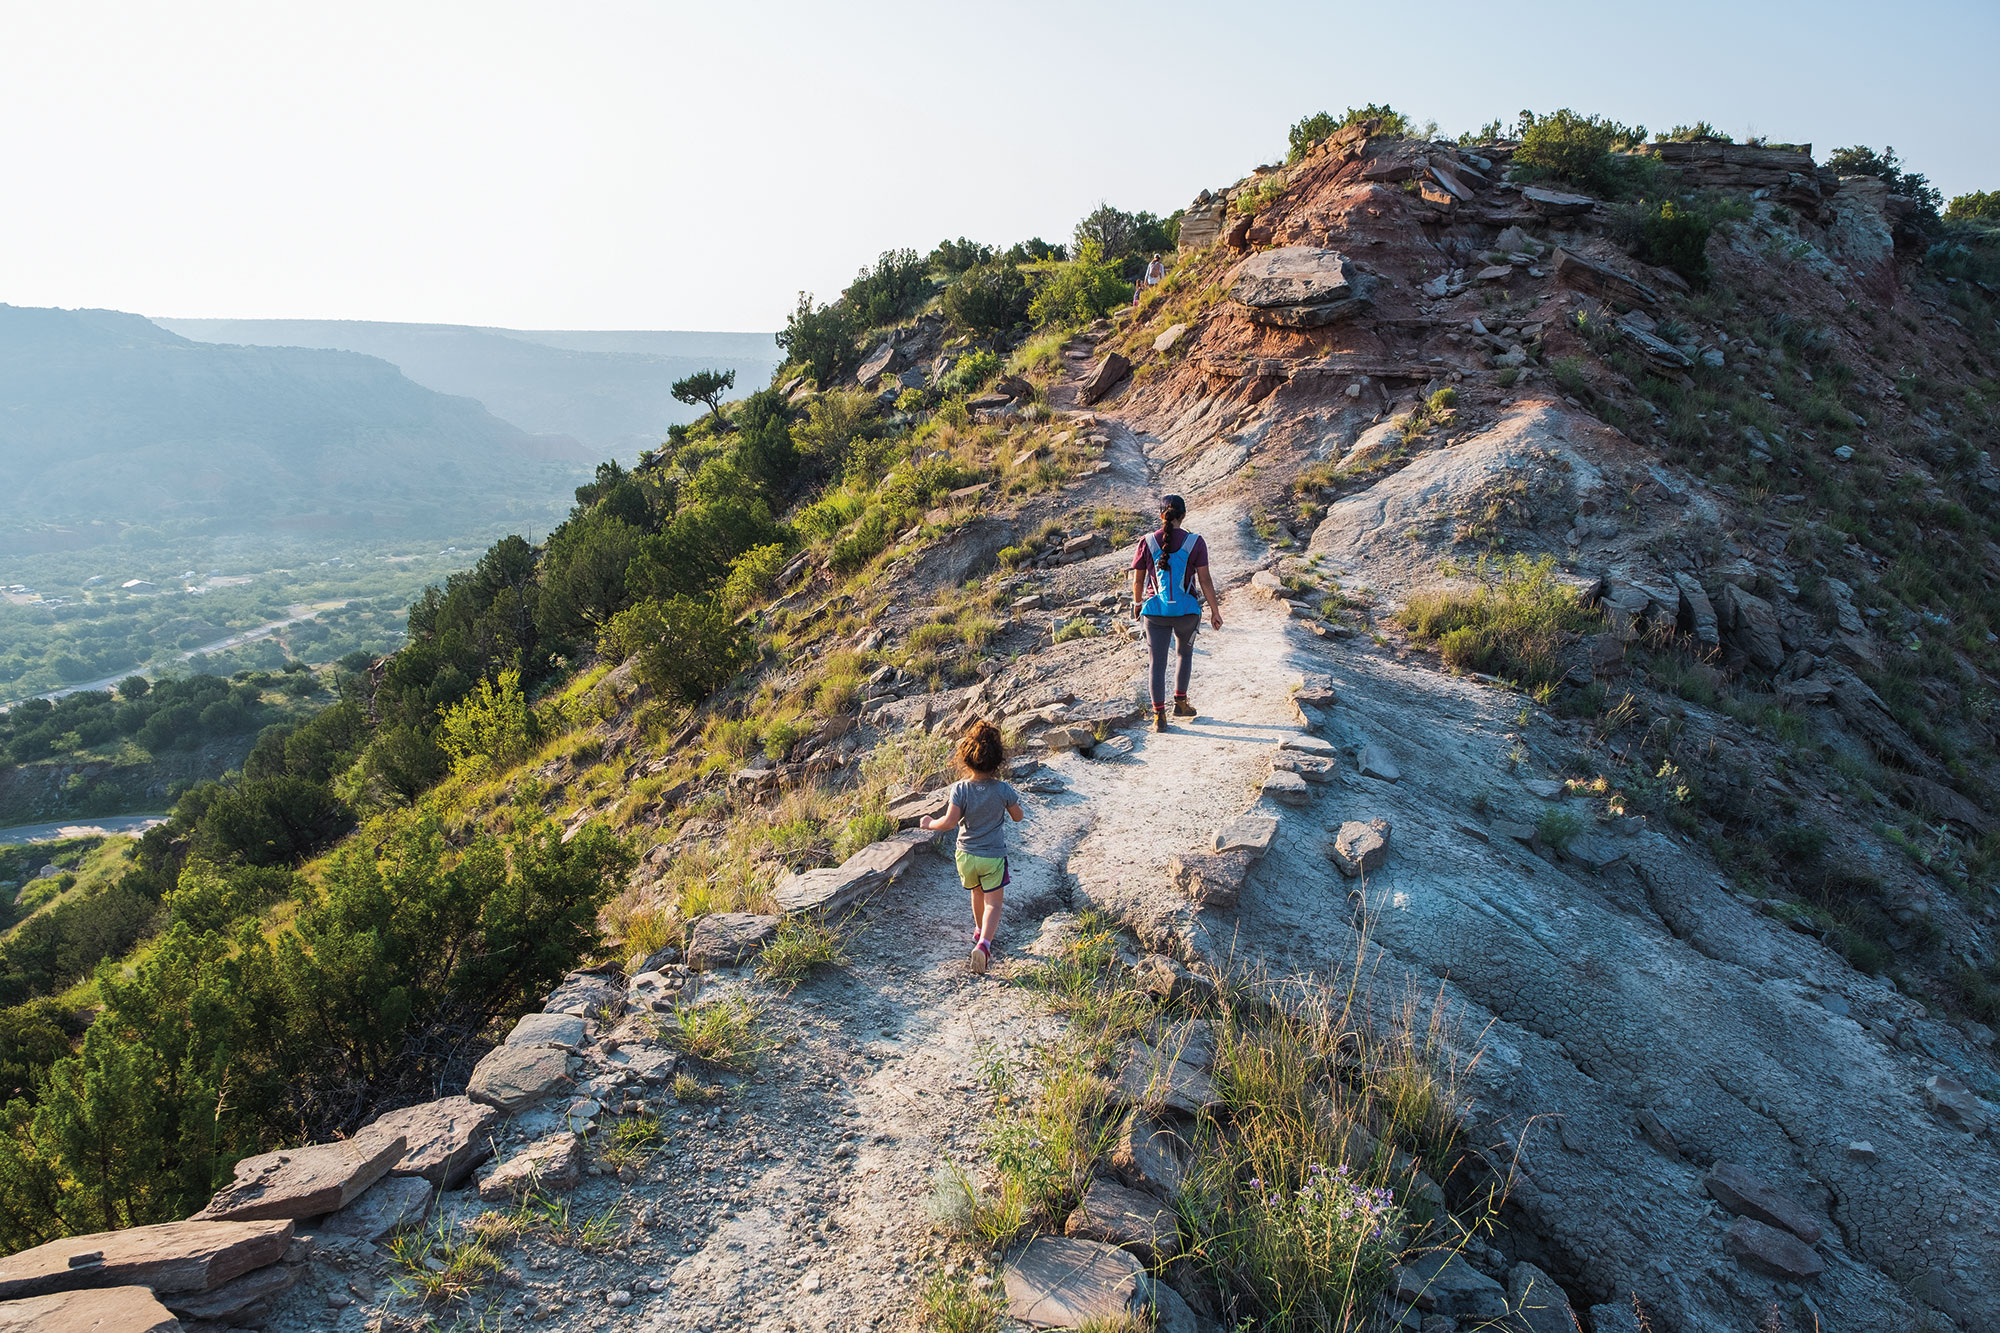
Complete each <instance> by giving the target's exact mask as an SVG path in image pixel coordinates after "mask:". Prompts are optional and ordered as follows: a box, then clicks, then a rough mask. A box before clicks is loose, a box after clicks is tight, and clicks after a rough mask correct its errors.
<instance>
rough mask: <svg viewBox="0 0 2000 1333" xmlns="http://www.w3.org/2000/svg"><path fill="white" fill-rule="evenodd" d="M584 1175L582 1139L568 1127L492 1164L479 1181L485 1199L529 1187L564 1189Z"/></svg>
mask: <svg viewBox="0 0 2000 1333" xmlns="http://www.w3.org/2000/svg"><path fill="white" fill-rule="evenodd" d="M582 1176H583V1140H581V1139H579V1138H578V1137H577V1136H576V1135H574V1134H572V1133H570V1132H569V1131H568V1130H562V1131H560V1132H558V1133H555V1134H551V1135H549V1136H548V1137H547V1138H544V1139H537V1140H535V1141H534V1142H533V1143H531V1144H529V1145H528V1146H527V1147H525V1148H523V1149H521V1151H519V1152H517V1153H515V1154H514V1155H513V1156H512V1157H509V1158H508V1159H507V1160H506V1161H504V1162H502V1163H500V1165H498V1166H496V1167H494V1168H493V1172H492V1174H490V1175H489V1176H487V1177H486V1179H484V1180H482V1181H480V1182H479V1197H480V1198H482V1199H484V1200H485V1201H486V1202H488V1203H500V1202H503V1201H505V1200H508V1199H518V1198H520V1197H521V1196H522V1195H523V1194H526V1193H527V1192H528V1191H530V1190H537V1189H543V1190H566V1189H569V1188H571V1187H572V1186H574V1185H575V1184H576V1182H577V1181H578V1180H579V1179H581V1178H582Z"/></svg>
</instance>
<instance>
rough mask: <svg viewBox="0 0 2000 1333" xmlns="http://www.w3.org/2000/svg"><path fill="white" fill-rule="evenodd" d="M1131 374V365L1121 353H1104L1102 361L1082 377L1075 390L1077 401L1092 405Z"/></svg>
mask: <svg viewBox="0 0 2000 1333" xmlns="http://www.w3.org/2000/svg"><path fill="white" fill-rule="evenodd" d="M1131 373H1132V363H1131V361H1129V360H1128V359H1127V358H1126V357H1125V355H1124V354H1123V353H1122V352H1106V353H1105V354H1104V359H1103V360H1102V361H1099V362H1098V363H1097V364H1096V365H1094V366H1092V367H1091V368H1090V373H1089V374H1088V375H1086V376H1084V377H1083V383H1081V384H1079V385H1078V386H1077V389H1076V396H1077V401H1078V402H1082V403H1094V402H1096V401H1097V400H1098V399H1100V398H1102V397H1104V395H1105V394H1107V393H1110V392H1111V390H1112V389H1114V388H1116V387H1117V385H1118V382H1119V381H1120V380H1122V379H1124V378H1125V377H1126V376H1127V375H1129V374H1131Z"/></svg>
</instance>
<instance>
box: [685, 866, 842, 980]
mask: <svg viewBox="0 0 2000 1333" xmlns="http://www.w3.org/2000/svg"><path fill="white" fill-rule="evenodd" d="M815 873H817V872H815ZM777 933H778V918H777V917H775V916H760V915H758V914H757V913H755V912H714V913H711V914H710V915H708V916H705V917H703V918H702V919H701V920H699V921H697V922H696V923H695V927H694V934H693V935H692V936H691V937H689V939H688V951H687V956H688V965H689V966H691V967H695V968H699V969H701V970H703V971H707V970H708V969H710V968H716V967H735V966H737V965H738V964H740V963H744V962H747V961H749V960H750V959H752V958H755V957H756V956H757V955H758V954H760V953H762V952H764V946H765V945H767V944H769V943H770V942H771V937H772V936H774V935H776V934H777Z"/></svg>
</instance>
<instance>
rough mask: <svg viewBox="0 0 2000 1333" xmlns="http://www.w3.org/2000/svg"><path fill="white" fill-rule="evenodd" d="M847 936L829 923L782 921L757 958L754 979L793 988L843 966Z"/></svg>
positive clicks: (797, 918) (788, 919)
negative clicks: (824, 970) (756, 977)
mask: <svg viewBox="0 0 2000 1333" xmlns="http://www.w3.org/2000/svg"><path fill="white" fill-rule="evenodd" d="M847 958H848V954H847V934H846V932H845V931H843V930H841V928H840V927H838V926H836V925H833V924H832V923H830V922H826V921H818V920H814V919H811V918H808V917H796V916H793V917H786V918H785V919H784V920H783V921H781V922H779V923H778V932H777V934H776V935H774V936H773V937H772V939H771V942H770V943H769V944H767V945H765V946H764V952H763V953H762V954H760V955H758V958H757V975H758V976H760V977H762V978H764V980H766V981H771V982H776V983H779V984H780V985H784V986H786V987H791V986H796V985H797V984H798V983H799V982H801V981H804V980H805V979H806V978H807V977H809V976H811V975H813V973H815V972H818V971H820V970H821V969H824V968H836V967H845V966H846V965H847Z"/></svg>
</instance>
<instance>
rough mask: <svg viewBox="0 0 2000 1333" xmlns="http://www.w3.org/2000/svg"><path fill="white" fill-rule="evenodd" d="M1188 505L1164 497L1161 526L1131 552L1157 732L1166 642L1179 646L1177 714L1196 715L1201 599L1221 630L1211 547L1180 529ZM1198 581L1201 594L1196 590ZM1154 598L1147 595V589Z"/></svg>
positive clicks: (1162, 713)
mask: <svg viewBox="0 0 2000 1333" xmlns="http://www.w3.org/2000/svg"><path fill="white" fill-rule="evenodd" d="M1186 518H1187V501H1185V500H1183V499H1181V497H1180V496H1178V495H1166V496H1162V497H1160V526H1159V530H1158V531H1156V532H1149V533H1147V534H1146V535H1145V536H1144V537H1142V538H1140V540H1139V549H1138V550H1137V551H1134V552H1133V553H1132V614H1133V615H1135V616H1140V617H1142V618H1144V620H1145V622H1146V647H1147V648H1148V650H1150V652H1151V653H1152V658H1153V676H1152V689H1153V730H1154V731H1165V730H1166V729H1167V644H1168V643H1169V642H1170V641H1177V642H1178V643H1179V644H1180V655H1181V661H1180V674H1179V675H1178V676H1177V677H1175V682H1174V716H1175V717H1193V716H1195V711H1194V705H1193V704H1191V703H1189V702H1188V697H1187V692H1188V675H1189V673H1191V672H1192V671H1193V670H1194V632H1195V631H1196V630H1197V629H1199V628H1200V627H1201V604H1202V598H1203V597H1206V598H1207V599H1208V623H1209V624H1211V625H1213V626H1215V628H1217V629H1221V628H1222V599H1221V598H1220V597H1217V596H1216V595H1215V584H1214V582H1213V581H1212V580H1211V579H1210V578H1209V574H1208V543H1207V542H1204V541H1203V540H1202V539H1201V538H1200V537H1198V536H1196V535H1195V534H1194V533H1192V532H1189V531H1188V530H1187V529H1185V528H1183V527H1182V526H1181V523H1182V521H1183V520H1184V519H1186ZM1197 581H1199V582H1200V584H1201V593H1200V594H1196V592H1195V590H1194V587H1195V583H1196V582H1197ZM1149 589H1150V590H1151V591H1150V595H1149V594H1148V590H1149Z"/></svg>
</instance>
